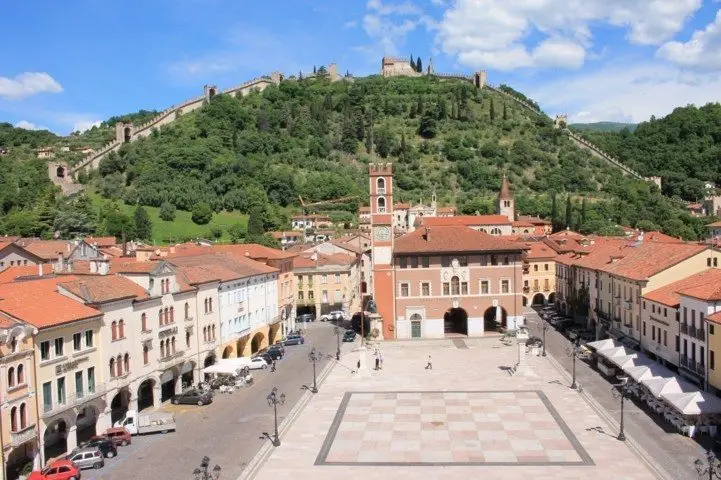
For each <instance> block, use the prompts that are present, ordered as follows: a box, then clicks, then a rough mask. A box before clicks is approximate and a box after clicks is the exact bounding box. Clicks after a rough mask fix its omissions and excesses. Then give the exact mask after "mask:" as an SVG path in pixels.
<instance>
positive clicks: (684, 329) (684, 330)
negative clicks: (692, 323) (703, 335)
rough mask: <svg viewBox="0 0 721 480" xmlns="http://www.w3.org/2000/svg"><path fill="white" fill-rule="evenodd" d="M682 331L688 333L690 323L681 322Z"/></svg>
mask: <svg viewBox="0 0 721 480" xmlns="http://www.w3.org/2000/svg"><path fill="white" fill-rule="evenodd" d="M681 333H684V334H687V335H688V323H682V324H681Z"/></svg>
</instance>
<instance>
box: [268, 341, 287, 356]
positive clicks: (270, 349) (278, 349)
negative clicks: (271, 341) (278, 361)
mask: <svg viewBox="0 0 721 480" xmlns="http://www.w3.org/2000/svg"><path fill="white" fill-rule="evenodd" d="M274 352H275V353H274ZM268 353H271V354H273V353H274V354H275V355H277V358H283V355H285V348H283V344H282V343H281V344H280V345H278V344H276V345H271V346H270V347H268Z"/></svg>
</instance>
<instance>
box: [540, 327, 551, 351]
mask: <svg viewBox="0 0 721 480" xmlns="http://www.w3.org/2000/svg"><path fill="white" fill-rule="evenodd" d="M540 328H541V332H542V333H543V353H542V354H541V356H543V357H545V356H546V330H548V329H549V328H551V326H550V325H549V324H548V322H547V321H546V319H545V318H541V324H540Z"/></svg>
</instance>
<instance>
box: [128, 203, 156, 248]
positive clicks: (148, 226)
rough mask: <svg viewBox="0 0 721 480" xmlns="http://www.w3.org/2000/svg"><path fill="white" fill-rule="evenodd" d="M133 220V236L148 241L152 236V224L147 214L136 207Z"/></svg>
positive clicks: (139, 207)
mask: <svg viewBox="0 0 721 480" xmlns="http://www.w3.org/2000/svg"><path fill="white" fill-rule="evenodd" d="M133 217H134V220H135V234H136V235H137V236H138V238H140V239H142V240H149V239H150V238H151V236H152V234H153V223H152V222H151V221H150V216H149V215H148V212H147V211H146V210H145V209H144V208H143V207H141V206H140V205H138V207H137V208H136V209H135V213H134V214H133Z"/></svg>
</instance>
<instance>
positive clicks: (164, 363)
mask: <svg viewBox="0 0 721 480" xmlns="http://www.w3.org/2000/svg"><path fill="white" fill-rule="evenodd" d="M184 354H185V351H184V350H178V351H177V352H175V353H172V354H170V355H166V356H164V357H162V358H159V359H158V364H159V365H160V368H167V367H170V366H172V365H175V364H176V363H180V361H182V360H183V355H184Z"/></svg>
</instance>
